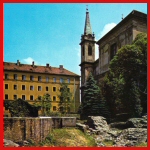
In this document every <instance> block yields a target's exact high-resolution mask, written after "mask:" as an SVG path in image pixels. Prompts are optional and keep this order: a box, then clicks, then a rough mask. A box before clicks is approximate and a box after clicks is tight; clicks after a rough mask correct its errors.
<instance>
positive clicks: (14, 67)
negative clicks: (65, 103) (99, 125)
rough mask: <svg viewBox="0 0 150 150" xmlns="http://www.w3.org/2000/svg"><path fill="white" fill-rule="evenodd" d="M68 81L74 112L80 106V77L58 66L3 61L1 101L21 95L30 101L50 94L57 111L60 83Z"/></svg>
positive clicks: (53, 106) (54, 110) (53, 109)
mask: <svg viewBox="0 0 150 150" xmlns="http://www.w3.org/2000/svg"><path fill="white" fill-rule="evenodd" d="M62 82H65V83H67V84H68V90H69V91H70V92H71V93H72V101H73V108H72V109H71V110H70V111H71V112H77V110H78V107H79V105H80V76H79V75H77V74H75V73H73V72H71V71H68V70H67V69H65V68H64V67H63V65H60V66H59V68H56V67H51V66H50V65H49V64H46V65H45V66H37V65H35V64H34V62H32V64H31V65H27V64H21V63H20V62H19V60H18V61H17V63H10V62H4V100H15V99H18V98H21V99H23V100H26V101H28V102H29V103H31V104H33V103H34V101H35V100H37V99H39V98H40V97H42V96H43V95H44V94H49V95H50V97H51V100H52V108H51V110H52V111H53V112H56V111H58V103H59V98H58V94H60V91H59V90H60V83H62Z"/></svg>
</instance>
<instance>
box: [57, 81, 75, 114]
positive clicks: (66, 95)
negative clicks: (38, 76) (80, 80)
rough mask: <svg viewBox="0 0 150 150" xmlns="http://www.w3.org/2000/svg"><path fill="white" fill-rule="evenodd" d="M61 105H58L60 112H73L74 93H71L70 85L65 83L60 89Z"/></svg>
mask: <svg viewBox="0 0 150 150" xmlns="http://www.w3.org/2000/svg"><path fill="white" fill-rule="evenodd" d="M59 92H60V93H59V94H58V98H59V104H58V107H59V108H58V110H59V111H60V112H61V113H68V112H70V110H71V107H72V93H71V92H70V89H69V88H68V84H67V83H65V82H63V83H61V84H60V89H59Z"/></svg>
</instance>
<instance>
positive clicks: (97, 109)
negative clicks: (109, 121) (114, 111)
mask: <svg viewBox="0 0 150 150" xmlns="http://www.w3.org/2000/svg"><path fill="white" fill-rule="evenodd" d="M80 113H81V116H85V117H86V116H98V115H101V116H104V117H108V115H109V112H108V110H107V107H106V101H105V100H104V99H103V98H102V96H101V91H100V88H99V86H98V85H97V84H96V81H95V80H94V78H93V76H92V73H90V74H89V77H88V79H87V81H86V86H85V89H84V96H83V102H82V104H81V106H80Z"/></svg>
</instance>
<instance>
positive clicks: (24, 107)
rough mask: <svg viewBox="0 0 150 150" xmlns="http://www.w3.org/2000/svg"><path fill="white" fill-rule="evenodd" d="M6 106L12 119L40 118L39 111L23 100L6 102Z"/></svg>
mask: <svg viewBox="0 0 150 150" xmlns="http://www.w3.org/2000/svg"><path fill="white" fill-rule="evenodd" d="M4 105H5V108H6V109H9V112H10V113H11V116H12V117H37V116H38V109H37V108H36V107H34V106H32V105H30V104H29V103H28V102H27V101H25V100H22V99H17V100H13V101H10V100H5V101H4Z"/></svg>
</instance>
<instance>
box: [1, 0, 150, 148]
mask: <svg viewBox="0 0 150 150" xmlns="http://www.w3.org/2000/svg"><path fill="white" fill-rule="evenodd" d="M87 2H88V3H148V6H149V2H148V0H122V1H120V0H0V45H1V54H0V89H1V90H0V92H1V94H0V106H1V109H0V129H1V134H0V148H1V149H6V148H4V147H3V136H4V135H3V56H4V47H3V46H4V45H3V39H4V38H3V37H4V36H3V35H4V32H3V31H4V21H3V20H4V17H3V16H4V10H3V4H4V3H87ZM148 13H149V10H148ZM149 18H150V17H149V15H148V20H149ZM148 27H149V26H148ZM148 33H149V29H148ZM148 37H149V36H148ZM148 47H149V44H148ZM148 58H149V52H148ZM148 64H149V59H148ZM148 77H149V70H148ZM148 85H149V80H148ZM148 100H149V95H148ZM148 106H149V103H148ZM148 114H149V112H148ZM148 120H149V115H148ZM148 127H149V124H148ZM148 135H149V130H148ZM147 139H148V147H143V148H142V147H130V149H149V147H150V146H149V145H150V144H149V142H150V140H149V137H148V138H147ZM43 148H45V147H43ZM43 148H40V147H38V148H32V149H43ZM47 148H50V147H47ZM77 148H79V147H73V148H71V149H77ZM81 148H82V149H85V148H86V149H99V148H101V149H103V148H104V149H120V148H123V149H124V148H125V149H129V148H127V147H111V148H109V147H94V148H90V147H81ZM7 149H9V148H8V147H7ZM11 149H14V148H11ZM15 149H16V148H15ZM17 149H23V147H22V148H21V147H20V148H17ZM28 149H30V148H28ZM53 149H62V148H60V147H54V148H53ZM63 149H70V148H63Z"/></svg>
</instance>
